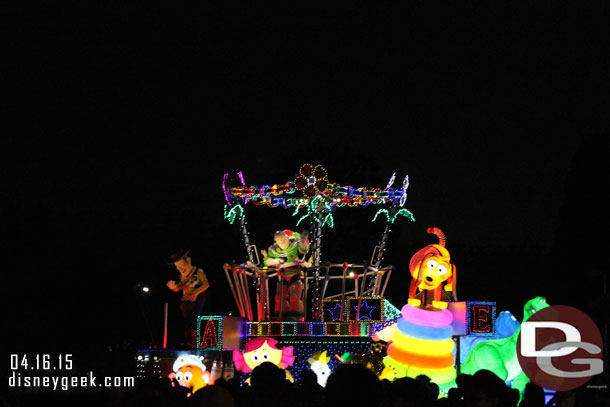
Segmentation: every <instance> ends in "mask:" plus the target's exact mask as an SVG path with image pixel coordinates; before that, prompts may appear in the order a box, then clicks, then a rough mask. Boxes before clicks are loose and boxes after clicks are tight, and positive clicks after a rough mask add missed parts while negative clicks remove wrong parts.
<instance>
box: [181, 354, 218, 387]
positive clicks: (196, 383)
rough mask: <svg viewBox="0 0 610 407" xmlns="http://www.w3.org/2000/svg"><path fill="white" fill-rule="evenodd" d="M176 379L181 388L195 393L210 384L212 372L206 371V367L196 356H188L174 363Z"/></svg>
mask: <svg viewBox="0 0 610 407" xmlns="http://www.w3.org/2000/svg"><path fill="white" fill-rule="evenodd" d="M174 378H175V379H176V380H177V381H178V384H179V385H180V386H183V387H186V388H188V389H189V390H190V391H191V393H195V392H196V391H197V390H199V389H201V388H203V387H205V386H207V384H208V383H209V382H210V372H207V371H206V367H205V365H204V364H203V363H201V361H200V360H199V359H198V358H197V357H196V356H193V355H186V356H180V357H179V358H178V359H176V361H175V362H174Z"/></svg>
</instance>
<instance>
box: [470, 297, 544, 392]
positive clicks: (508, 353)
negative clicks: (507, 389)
mask: <svg viewBox="0 0 610 407" xmlns="http://www.w3.org/2000/svg"><path fill="white" fill-rule="evenodd" d="M548 306H549V304H548V303H547V302H546V298H544V297H536V298H533V299H531V300H529V301H528V302H526V303H525V305H524V306H523V320H522V321H521V323H523V322H525V321H527V320H528V319H529V317H531V316H532V315H533V314H534V313H536V312H537V311H539V310H541V309H543V308H546V307H548ZM520 331H521V329H517V330H516V331H515V333H513V334H512V335H511V336H509V337H507V338H502V339H490V340H487V341H482V342H479V343H478V344H476V345H475V347H474V348H472V350H471V351H470V354H469V355H468V359H466V362H464V364H463V365H462V366H461V369H460V371H461V373H465V374H474V373H475V372H477V371H478V370H481V369H487V370H491V371H492V372H493V373H495V374H496V376H498V377H499V378H500V379H502V380H504V381H505V382H512V384H511V387H513V388H515V389H517V390H519V392H520V393H523V390H524V389H525V385H526V384H527V383H528V382H529V379H528V377H527V376H526V375H525V373H523V370H521V366H520V365H519V360H518V359H517V338H518V337H519V332H520Z"/></svg>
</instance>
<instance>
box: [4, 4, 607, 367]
mask: <svg viewBox="0 0 610 407" xmlns="http://www.w3.org/2000/svg"><path fill="white" fill-rule="evenodd" d="M58 3H60V2H43V1H36V2H19V3H18V4H17V3H16V4H13V5H12V6H11V7H10V9H9V10H8V11H7V12H6V13H4V15H3V16H2V20H3V26H5V27H7V28H8V29H9V32H10V33H11V34H10V35H8V36H6V37H5V41H4V43H5V46H4V48H5V55H6V57H5V58H3V59H4V63H3V65H4V67H5V69H3V71H5V75H3V76H4V79H5V80H6V81H7V85H9V86H6V89H8V93H5V94H4V97H3V103H2V105H3V110H4V112H5V113H6V114H7V115H6V117H7V119H6V120H4V121H3V122H4V124H5V127H4V130H3V135H2V137H1V146H0V149H1V150H2V155H3V158H2V171H0V176H1V180H2V186H3V187H2V189H1V192H0V202H1V206H0V209H1V213H2V221H1V223H2V230H3V240H2V249H3V253H4V254H3V256H2V257H3V259H4V266H3V268H2V272H3V273H2V274H3V277H2V280H3V282H2V300H3V305H2V309H3V319H4V321H3V324H2V325H3V329H2V331H3V333H4V335H3V337H4V338H5V340H6V341H7V345H5V349H6V348H7V347H8V350H9V351H11V352H23V351H29V352H43V351H49V352H74V353H76V352H89V351H91V352H94V353H96V354H98V355H103V354H104V352H107V351H108V350H109V349H123V350H125V349H127V350H129V349H138V348H142V347H147V346H149V345H151V341H152V339H151V333H152V338H153V339H154V341H156V343H157V344H158V343H160V340H161V333H162V332H161V329H162V318H163V313H162V303H163V301H164V300H169V302H170V306H171V313H170V326H171V335H173V338H176V337H177V336H179V335H181V329H180V327H179V325H180V324H181V321H180V314H179V311H178V310H177V306H178V295H177V294H174V293H171V292H169V290H168V289H167V288H165V286H164V284H165V282H166V281H167V280H169V279H176V278H177V272H176V271H175V270H174V269H172V268H171V267H169V266H167V265H166V264H165V259H166V256H167V254H168V252H169V251H170V250H171V249H172V248H174V247H175V246H176V245H189V246H191V247H192V248H193V259H194V262H195V263H196V264H197V265H199V266H201V267H203V268H204V269H205V270H206V273H207V275H208V277H209V278H210V281H211V284H212V288H211V289H210V292H209V298H208V306H207V308H206V312H208V313H210V314H226V313H227V312H229V311H233V312H235V307H234V305H233V299H232V297H231V294H230V291H229V288H228V285H227V283H226V280H225V277H224V274H223V273H222V268H221V266H222V264H223V263H225V262H228V261H232V260H236V261H238V262H241V261H244V260H245V251H244V250H243V245H242V242H241V239H240V234H239V229H238V227H237V226H236V225H230V224H228V223H227V222H226V221H225V220H224V219H223V204H224V198H223V194H222V189H221V182H222V175H223V174H224V173H225V172H231V173H236V172H237V171H243V173H244V177H245V180H246V183H247V184H249V185H263V184H274V183H284V182H286V181H289V180H293V179H294V177H295V173H296V172H297V171H298V168H299V167H300V166H301V164H303V163H305V162H310V163H314V164H317V163H320V164H323V165H324V166H325V167H326V168H327V169H328V172H329V179H330V180H331V181H332V182H338V183H340V184H343V185H353V186H355V187H360V186H366V187H380V188H383V187H385V185H386V184H387V182H388V179H389V178H390V176H391V175H392V173H393V172H397V176H398V177H399V179H402V177H403V176H404V175H405V174H408V175H409V176H410V180H411V185H410V187H409V190H408V193H409V198H408V200H407V203H406V207H407V208H408V209H409V210H410V211H412V212H413V213H414V215H415V218H416V222H415V223H410V222H408V221H407V220H406V219H401V220H399V221H398V222H397V223H396V225H395V227H394V230H393V232H392V235H391V237H390V242H389V247H388V253H387V257H386V263H388V264H394V265H395V266H396V267H397V272H396V273H395V274H394V276H393V279H392V281H391V287H390V288H389V289H388V292H387V295H388V299H389V300H390V301H391V302H392V303H394V305H397V306H401V305H402V304H404V303H405V302H406V298H407V295H408V284H409V281H410V276H409V272H408V262H409V259H410V258H411V256H412V255H413V254H414V253H415V251H417V250H418V249H420V248H422V247H423V246H425V245H427V244H429V243H432V242H433V239H431V237H430V236H428V235H427V234H426V229H427V228H428V227H431V226H436V227H440V228H442V229H443V230H444V231H445V233H446V235H447V242H448V243H447V247H448V249H449V251H450V252H451V254H452V260H453V261H454V263H455V264H456V265H457V267H458V272H459V273H460V274H459V277H460V283H459V284H460V285H459V286H458V287H459V288H458V294H459V296H460V297H461V298H460V299H463V300H491V301H496V302H497V303H498V310H504V309H508V310H511V311H512V312H513V313H514V314H515V316H516V317H517V318H521V307H522V305H523V303H524V302H525V301H527V300H528V299H530V298H532V297H534V296H536V295H543V296H546V297H547V299H548V301H549V303H551V304H560V303H561V304H567V305H573V306H576V307H579V308H581V309H583V310H584V311H586V312H588V313H589V314H590V315H591V316H592V317H594V318H596V320H597V321H598V322H599V323H600V324H601V323H602V322H603V321H604V320H606V321H607V319H608V313H607V310H608V309H609V308H610V306H609V305H608V297H607V296H606V297H605V298H604V297H602V282H603V277H602V276H603V275H607V273H608V262H607V259H606V255H607V249H608V247H609V242H608V230H607V220H608V219H607V218H608V215H607V207H608V205H607V197H606V195H607V189H608V178H607V176H608V170H607V162H608V160H607V154H608V151H610V149H609V145H608V142H607V136H608V135H610V114H609V112H610V36H609V35H608V30H607V28H608V24H607V19H608V10H609V9H608V5H607V3H606V5H605V6H604V5H603V4H602V3H597V2H586V4H587V6H583V5H582V4H583V2H561V1H559V2H557V1H553V2H500V1H498V2H485V3H480V2H473V1H468V2H458V3H456V2H429V1H423V2H422V1H407V2H401V3H400V4H389V3H377V2H375V3H376V4H375V5H374V6H373V5H372V4H368V3H366V2H346V3H344V4H339V3H335V4H333V5H332V6H330V5H328V4H320V5H317V6H316V5H314V4H313V3H310V2H285V3H284V4H272V3H266V4H265V6H261V5H254V3H250V4H248V5H244V4H233V3H230V2H224V1H206V2H192V3H191V2H189V3H188V4H175V3H174V2H168V3H167V4H164V3H161V2H119V1H104V2H95V3H94V2H90V1H84V2H81V1H68V2H61V5H59V4H58ZM278 3H279V2H278ZM551 4H552V6H551ZM248 210H249V211H250V212H249V213H248V220H249V227H250V232H251V238H252V240H253V243H255V244H256V245H257V246H258V247H259V248H266V247H267V246H268V245H269V244H270V242H271V237H272V233H273V231H274V230H276V229H280V228H286V227H294V223H296V218H293V217H291V216H290V215H291V211H284V210H282V209H279V208H278V209H269V208H258V207H252V208H248ZM375 210H376V209H375V208H358V209H354V210H350V209H349V208H340V209H337V210H336V212H335V213H334V217H335V222H336V224H335V228H334V229H327V230H326V231H325V240H324V243H323V245H324V246H323V260H329V261H333V262H344V261H350V262H361V261H362V260H364V259H369V258H370V256H371V252H372V250H373V247H374V245H375V244H377V242H378V240H379V238H380V236H381V232H382V230H383V223H382V222H377V223H371V222H370V221H371V219H372V217H373V215H374V213H375ZM299 228H300V227H299ZM299 228H297V229H299ZM137 284H148V285H150V287H151V292H150V294H149V295H148V296H146V297H143V296H142V295H141V294H140V293H139V292H138V291H137V290H136V289H135V286H136V285H137ZM147 323H148V327H150V331H149V330H148V327H147ZM171 341H172V338H170V342H171Z"/></svg>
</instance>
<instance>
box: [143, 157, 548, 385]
mask: <svg viewBox="0 0 610 407" xmlns="http://www.w3.org/2000/svg"><path fill="white" fill-rule="evenodd" d="M396 181H397V180H396V176H395V174H393V175H392V176H391V177H390V180H389V182H388V183H387V185H386V187H385V188H354V187H351V186H345V185H340V184H337V183H333V182H331V181H330V180H329V175H328V173H327V171H326V169H325V168H324V167H322V166H321V165H310V164H305V165H303V166H301V168H300V169H299V172H298V175H297V176H296V177H295V179H293V180H291V181H288V182H285V183H284V184H281V185H278V184H274V185H263V186H260V187H258V186H248V185H246V183H245V180H244V177H243V175H242V173H241V172H240V173H238V174H237V175H236V176H235V177H232V176H231V175H229V174H225V176H224V179H223V184H222V187H223V192H224V197H225V200H226V205H225V208H224V217H225V219H226V220H227V221H228V222H229V223H230V224H232V225H237V226H238V227H239V230H240V232H241V237H242V240H243V244H244V248H245V255H244V261H243V262H240V263H235V262H233V263H227V264H225V265H224V266H223V270H224V274H225V276H226V279H227V283H228V285H229V287H230V291H231V293H232V296H233V298H234V300H235V304H236V307H237V310H238V312H239V316H200V317H199V319H198V326H197V328H198V329H197V349H193V350H189V351H174V352H173V353H172V352H171V351H165V353H163V352H161V351H158V352H154V351H142V352H140V354H139V356H138V358H139V360H138V369H139V372H140V374H141V375H145V374H151V373H154V374H159V375H161V376H166V375H170V376H171V377H175V378H176V379H177V380H178V381H179V382H183V383H184V382H185V378H188V379H189V380H194V379H193V376H196V382H197V386H198V387H201V386H202V385H205V384H207V383H211V382H213V381H214V380H216V379H218V378H219V377H225V378H228V377H233V376H236V377H239V379H240V381H241V382H242V383H243V382H248V380H249V375H250V373H251V372H252V370H253V369H254V368H255V367H256V366H258V365H260V364H262V363H264V362H272V363H274V364H275V365H277V366H279V367H281V368H282V369H285V371H286V377H287V379H288V380H291V381H296V380H298V379H299V377H300V374H301V372H302V371H303V370H304V369H308V370H312V371H313V372H315V373H316V375H317V377H318V383H320V384H321V385H325V383H326V378H327V377H328V376H329V375H330V374H332V371H333V370H334V369H335V368H336V367H337V366H339V365H340V364H344V363H360V364H363V365H365V366H367V367H368V368H369V369H371V370H372V371H373V372H374V373H375V374H377V375H378V376H379V377H380V378H382V379H388V380H394V379H396V378H400V377H417V376H419V375H425V376H428V377H429V378H430V379H431V380H432V381H433V382H434V383H436V384H438V385H439V388H440V390H441V391H442V392H443V393H446V392H447V390H448V389H449V388H451V387H453V386H455V379H456V375H457V374H459V373H460V372H462V373H469V374H472V373H474V372H476V371H477V370H479V369H482V368H486V369H490V370H492V371H494V373H496V374H497V375H498V376H499V377H500V378H502V379H503V380H505V381H506V382H507V383H508V384H512V385H513V386H514V387H515V388H518V389H519V390H521V391H522V390H523V388H524V386H525V384H526V383H527V378H526V377H525V375H524V374H523V372H520V369H519V365H518V362H517V361H516V356H515V347H516V337H517V335H518V333H519V326H520V324H519V322H517V320H516V318H515V317H514V316H512V315H511V314H510V313H509V312H508V311H504V312H502V313H500V316H499V318H498V319H496V315H495V314H496V306H495V303H494V302H487V301H458V297H457V282H458V281H457V280H458V279H457V267H456V266H455V265H454V264H453V263H452V262H451V257H450V254H449V250H448V249H447V247H446V238H445V235H444V233H443V231H442V230H441V229H438V228H430V229H428V233H429V236H428V238H429V239H430V240H433V241H434V242H433V243H431V244H429V245H428V246H425V247H424V248H422V249H421V250H419V251H417V252H416V253H415V254H414V255H412V257H411V260H410V262H409V272H410V274H411V277H412V280H411V284H410V286H409V287H405V288H404V302H403V303H401V304H398V307H397V306H395V305H393V304H391V303H390V302H389V301H388V300H387V299H386V298H385V296H384V293H385V291H386V288H387V287H388V284H389V282H390V277H391V276H392V273H396V272H397V270H395V269H394V267H393V266H391V265H384V264H383V260H384V255H385V252H386V250H387V248H388V241H389V237H390V233H391V230H392V226H393V224H394V222H396V221H397V220H399V219H403V218H404V219H406V220H409V221H411V222H414V221H415V217H414V215H413V214H412V213H411V212H410V211H409V210H407V209H406V208H405V207H404V205H405V203H406V199H407V189H408V186H409V178H408V176H406V177H404V179H403V180H402V182H398V184H399V185H398V187H394V184H395V183H396ZM252 205H257V206H267V207H270V208H274V209H275V210H278V211H279V210H287V211H290V212H292V215H293V217H294V219H295V222H294V225H282V228H281V229H279V230H278V231H277V232H275V234H274V235H273V236H272V238H273V240H272V243H271V245H270V246H269V247H266V248H264V249H259V248H258V247H257V246H256V245H254V244H253V242H252V241H251V240H250V235H249V231H248V228H247V226H248V224H247V222H246V208H247V207H248V206H252ZM359 206H364V207H372V208H374V209H376V211H375V212H374V214H373V213H371V216H372V220H373V221H376V220H378V219H379V220H385V224H384V228H383V230H382V231H381V235H380V239H379V243H378V244H377V245H376V246H375V247H374V248H373V250H372V256H371V257H370V261H368V262H363V263H361V264H353V263H347V262H334V263H333V262H322V258H321V249H322V237H323V230H324V229H325V228H334V226H335V222H334V218H333V213H334V212H335V211H336V210H338V209H347V208H354V207H359ZM297 229H298V230H299V232H297V231H296V230H297ZM269 240H270V241H271V236H270V239H269ZM339 260H341V259H339ZM544 306H548V305H547V304H546V301H544V299H543V298H540V297H539V298H536V299H534V300H531V301H528V303H527V304H526V306H525V308H524V317H523V318H524V320H525V319H527V318H528V316H529V315H531V314H532V312H535V310H536V309H540V308H541V307H544ZM151 358H152V359H151ZM164 359H167V360H169V359H171V362H172V363H173V365H172V367H171V368H169V367H162V366H161V365H162V364H163V362H162V361H163V360H164ZM198 362H199V363H198ZM206 365H207V367H206ZM151 366H152V367H151ZM185 366H192V367H193V368H192V369H190V370H188V369H187V370H188V372H190V373H188V374H187V373H186V371H185ZM183 385H185V386H186V387H191V388H194V387H195V386H189V384H188V383H185V384H183Z"/></svg>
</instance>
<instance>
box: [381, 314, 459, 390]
mask: <svg viewBox="0 0 610 407" xmlns="http://www.w3.org/2000/svg"><path fill="white" fill-rule="evenodd" d="M452 321H453V315H452V314H451V312H450V311H449V310H447V309H442V310H440V309H436V308H432V307H427V308H420V307H414V306H411V305H408V304H407V305H405V306H404V307H402V310H401V316H400V318H399V319H398V322H397V327H398V329H397V330H396V332H395V333H394V335H393V336H392V343H390V345H389V346H388V355H387V356H386V357H385V358H384V363H385V365H386V366H388V367H391V368H392V369H393V370H394V373H395V377H397V378H399V377H413V378H415V377H417V376H419V375H426V376H428V377H429V378H430V379H431V380H432V381H433V382H434V383H436V384H438V385H439V386H441V387H442V385H443V384H448V383H451V382H452V381H454V380H455V376H456V372H455V368H454V366H453V365H454V362H455V358H454V356H453V353H452V352H453V348H454V346H455V344H454V342H453V339H451V337H452V336H453V327H452V326H451V322H452Z"/></svg>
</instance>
